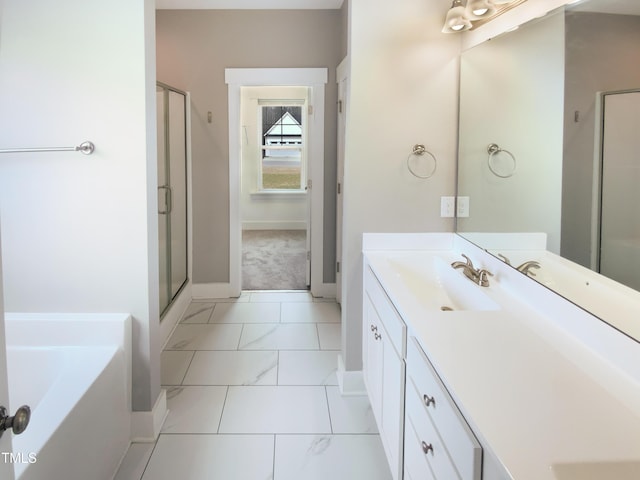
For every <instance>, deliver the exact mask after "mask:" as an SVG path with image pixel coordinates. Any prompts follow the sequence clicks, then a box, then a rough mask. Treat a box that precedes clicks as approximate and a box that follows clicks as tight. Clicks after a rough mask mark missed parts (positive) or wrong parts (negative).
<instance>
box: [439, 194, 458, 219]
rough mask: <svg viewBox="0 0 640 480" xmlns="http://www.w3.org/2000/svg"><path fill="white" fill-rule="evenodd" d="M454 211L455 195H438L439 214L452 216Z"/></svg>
mask: <svg viewBox="0 0 640 480" xmlns="http://www.w3.org/2000/svg"><path fill="white" fill-rule="evenodd" d="M455 213H456V197H440V216H441V217H453V216H455Z"/></svg>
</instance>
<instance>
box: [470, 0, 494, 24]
mask: <svg viewBox="0 0 640 480" xmlns="http://www.w3.org/2000/svg"><path fill="white" fill-rule="evenodd" d="M495 11H496V7H495V6H494V5H493V2H492V1H491V0H467V16H468V17H469V19H470V20H478V19H480V18H485V17H488V16H490V15H493V13H494V12H495Z"/></svg>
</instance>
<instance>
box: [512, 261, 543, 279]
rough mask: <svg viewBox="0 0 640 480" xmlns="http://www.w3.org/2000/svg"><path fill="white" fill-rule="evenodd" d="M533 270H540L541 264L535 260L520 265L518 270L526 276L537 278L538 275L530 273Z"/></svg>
mask: <svg viewBox="0 0 640 480" xmlns="http://www.w3.org/2000/svg"><path fill="white" fill-rule="evenodd" d="M532 268H540V263H539V262H537V261H535V260H529V261H528V262H524V263H523V264H522V265H520V266H519V267H518V268H517V269H516V270H518V271H519V272H522V273H524V274H525V275H530V276H532V277H535V276H536V274H535V273H533V272H531V271H530V270H531V269H532Z"/></svg>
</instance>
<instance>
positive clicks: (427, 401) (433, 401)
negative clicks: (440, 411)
mask: <svg viewBox="0 0 640 480" xmlns="http://www.w3.org/2000/svg"><path fill="white" fill-rule="evenodd" d="M422 398H423V399H424V404H425V405H426V406H427V407H428V406H430V405H433V406H434V407H435V406H436V399H435V398H434V397H430V396H429V395H427V394H425V395H423V396H422Z"/></svg>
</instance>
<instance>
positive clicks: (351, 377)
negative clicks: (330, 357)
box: [336, 354, 367, 396]
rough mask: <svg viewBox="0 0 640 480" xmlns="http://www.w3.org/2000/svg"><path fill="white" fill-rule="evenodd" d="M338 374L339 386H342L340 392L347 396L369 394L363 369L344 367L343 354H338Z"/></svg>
mask: <svg viewBox="0 0 640 480" xmlns="http://www.w3.org/2000/svg"><path fill="white" fill-rule="evenodd" d="M336 374H337V376H338V387H339V388H340V394H342V395H345V396H355V395H366V394H367V389H366V387H365V385H364V376H363V374H362V371H361V370H358V371H353V370H352V371H346V370H345V369H344V362H343V360H342V354H340V355H338V371H337V372H336Z"/></svg>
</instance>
